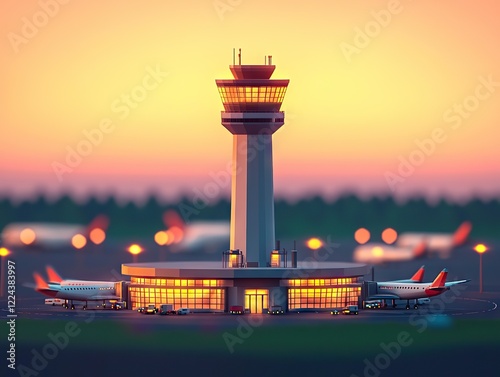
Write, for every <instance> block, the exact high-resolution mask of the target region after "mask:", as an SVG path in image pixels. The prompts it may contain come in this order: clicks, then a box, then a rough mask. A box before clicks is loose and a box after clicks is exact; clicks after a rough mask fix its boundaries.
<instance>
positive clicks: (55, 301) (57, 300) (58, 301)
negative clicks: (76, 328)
mask: <svg viewBox="0 0 500 377" xmlns="http://www.w3.org/2000/svg"><path fill="white" fill-rule="evenodd" d="M65 302H66V300H63V299H62V298H46V299H45V305H52V306H55V305H63V304H64V303H65Z"/></svg>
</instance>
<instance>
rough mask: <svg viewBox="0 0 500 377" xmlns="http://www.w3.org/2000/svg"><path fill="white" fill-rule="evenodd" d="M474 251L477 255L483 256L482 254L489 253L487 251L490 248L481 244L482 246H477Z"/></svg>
mask: <svg viewBox="0 0 500 377" xmlns="http://www.w3.org/2000/svg"><path fill="white" fill-rule="evenodd" d="M474 250H475V251H476V252H477V253H479V254H482V253H484V252H485V251H487V250H488V248H487V247H486V246H485V245H484V244H482V243H480V244H477V245H476V246H474Z"/></svg>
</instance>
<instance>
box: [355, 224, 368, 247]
mask: <svg viewBox="0 0 500 377" xmlns="http://www.w3.org/2000/svg"><path fill="white" fill-rule="evenodd" d="M354 239H355V240H356V242H357V243H359V244H360V245H363V244H365V243H367V242H368V241H369V240H370V232H369V231H368V229H365V228H359V229H358V230H357V231H356V232H354Z"/></svg>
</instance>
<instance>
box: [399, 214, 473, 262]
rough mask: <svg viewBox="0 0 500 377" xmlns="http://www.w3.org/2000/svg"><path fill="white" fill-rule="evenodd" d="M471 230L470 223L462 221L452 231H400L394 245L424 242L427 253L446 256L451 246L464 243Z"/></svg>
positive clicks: (410, 245) (409, 245)
mask: <svg viewBox="0 0 500 377" xmlns="http://www.w3.org/2000/svg"><path fill="white" fill-rule="evenodd" d="M471 230H472V224H471V223H470V222H468V221H465V222H463V223H462V224H460V226H459V227H458V228H457V230H456V231H455V232H454V233H452V234H449V233H402V234H401V235H400V236H399V237H398V239H397V241H396V245H397V246H399V247H410V248H413V247H416V245H418V244H420V243H422V242H424V243H425V245H426V248H427V251H428V252H429V253H438V254H439V256H440V257H441V258H448V257H449V256H450V252H451V250H452V249H453V248H455V247H458V246H461V245H463V244H465V243H466V242H467V240H468V238H469V235H470V232H471Z"/></svg>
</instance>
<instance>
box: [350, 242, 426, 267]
mask: <svg viewBox="0 0 500 377" xmlns="http://www.w3.org/2000/svg"><path fill="white" fill-rule="evenodd" d="M426 252H427V248H426V244H425V243H424V242H422V243H420V244H418V245H417V246H416V247H413V248H410V247H399V246H391V245H386V244H382V243H367V244H364V245H359V246H357V247H356V248H355V249H354V253H353V259H354V261H355V262H359V263H369V264H378V263H384V262H397V261H408V260H413V259H416V258H421V257H423V256H425V253H426Z"/></svg>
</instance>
